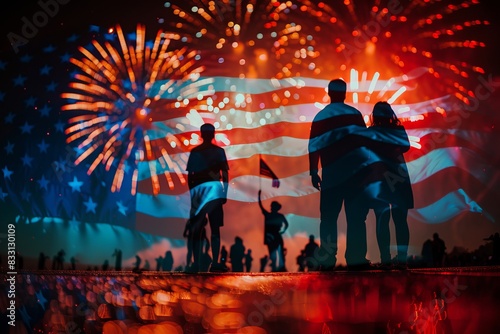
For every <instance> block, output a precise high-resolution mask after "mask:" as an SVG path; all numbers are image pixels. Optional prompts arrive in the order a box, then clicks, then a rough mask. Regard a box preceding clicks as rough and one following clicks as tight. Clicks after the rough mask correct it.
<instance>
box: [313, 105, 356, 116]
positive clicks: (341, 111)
mask: <svg viewBox="0 0 500 334" xmlns="http://www.w3.org/2000/svg"><path fill="white" fill-rule="evenodd" d="M346 114H353V115H361V112H360V111H359V110H358V109H356V108H354V107H353V106H350V105H348V104H345V103H341V102H335V103H330V104H327V105H326V106H325V107H324V108H323V109H322V110H320V112H319V113H317V114H316V117H315V118H317V119H322V118H328V117H331V116H335V115H346Z"/></svg>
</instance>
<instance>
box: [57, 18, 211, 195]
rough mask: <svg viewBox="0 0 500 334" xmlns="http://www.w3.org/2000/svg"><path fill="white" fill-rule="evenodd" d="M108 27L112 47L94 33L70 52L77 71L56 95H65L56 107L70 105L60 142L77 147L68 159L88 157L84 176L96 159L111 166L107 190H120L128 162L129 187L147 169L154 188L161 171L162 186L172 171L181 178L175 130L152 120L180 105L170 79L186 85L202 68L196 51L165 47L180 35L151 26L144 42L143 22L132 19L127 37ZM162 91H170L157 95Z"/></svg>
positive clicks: (96, 163)
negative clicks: (133, 29) (151, 35)
mask: <svg viewBox="0 0 500 334" xmlns="http://www.w3.org/2000/svg"><path fill="white" fill-rule="evenodd" d="M114 33H115V34H116V37H117V39H118V42H119V46H117V47H115V46H114V45H113V44H112V43H110V42H105V43H104V44H102V43H100V42H98V41H96V40H94V41H92V46H91V47H88V48H84V47H80V48H79V51H80V52H81V54H82V57H81V58H79V59H78V58H72V59H71V62H72V63H73V64H74V65H76V67H77V68H78V70H79V71H78V73H77V74H76V75H75V76H74V80H73V82H72V83H70V85H69V88H70V91H69V92H66V93H64V94H62V97H63V98H66V99H68V101H69V102H68V103H67V104H66V105H65V106H63V108H62V110H63V111H64V112H71V116H70V118H69V121H68V124H69V125H68V127H67V129H66V135H67V142H68V143H72V144H76V145H77V147H78V152H79V154H78V158H77V159H76V161H75V164H76V165H78V164H80V163H82V162H83V161H90V167H89V169H88V172H87V173H88V174H89V175H90V174H91V173H92V172H93V171H94V170H95V169H96V168H97V166H99V165H104V166H105V169H106V170H107V171H109V170H114V172H115V173H114V179H113V185H112V189H111V190H112V191H119V190H120V187H121V184H122V182H123V178H124V176H125V173H126V171H127V170H128V169H130V167H131V166H133V172H132V194H135V193H136V189H137V182H138V179H143V178H145V177H144V176H145V175H143V174H149V176H150V178H151V180H152V188H153V193H155V194H158V193H159V189H160V181H159V175H161V174H163V175H164V176H165V178H166V180H167V182H168V185H169V187H173V184H174V183H173V179H172V174H173V175H175V174H176V175H177V176H178V178H179V180H180V182H181V183H183V184H184V183H185V179H184V176H183V174H182V172H181V170H180V168H179V166H178V164H177V163H176V162H175V161H174V160H173V159H172V157H171V154H170V153H171V152H175V149H176V147H177V146H178V145H179V144H180V141H179V139H178V138H177V137H176V136H175V133H176V129H175V127H174V128H169V127H167V126H162V128H161V129H158V126H157V124H161V122H158V121H161V120H164V119H168V118H171V116H172V115H170V114H171V113H175V112H176V111H175V109H176V107H177V106H178V105H179V104H182V97H181V96H182V92H181V91H179V88H178V86H177V85H180V86H183V85H185V86H186V85H187V86H189V84H190V83H192V82H194V81H196V80H197V78H198V77H199V74H200V73H201V72H202V71H203V67H202V66H200V65H198V64H199V62H198V60H199V56H198V54H197V53H196V52H194V51H189V50H188V49H187V48H174V47H172V45H173V43H174V42H175V41H177V40H179V38H180V37H179V35H177V34H167V33H163V32H161V31H159V32H158V33H157V35H156V38H155V40H154V41H153V42H151V43H150V42H147V41H146V32H145V28H144V27H143V26H140V25H138V27H137V33H136V35H135V43H129V42H128V41H127V38H126V37H125V35H124V33H123V31H122V29H121V28H120V26H117V27H116V29H115V30H114ZM132 44H133V45H132ZM158 83H160V84H158ZM166 94H169V95H170V96H172V98H171V99H165V98H161V97H162V96H165V95H166ZM174 116H175V115H174Z"/></svg>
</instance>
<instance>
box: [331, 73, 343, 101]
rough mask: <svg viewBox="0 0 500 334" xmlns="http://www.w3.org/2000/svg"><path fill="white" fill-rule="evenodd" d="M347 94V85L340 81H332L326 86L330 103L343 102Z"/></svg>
mask: <svg viewBox="0 0 500 334" xmlns="http://www.w3.org/2000/svg"><path fill="white" fill-rule="evenodd" d="M346 92H347V84H346V83H345V81H344V80H342V79H333V80H332V81H330V83H329V84H328V96H329V97H330V102H332V103H334V102H344V100H345V96H346Z"/></svg>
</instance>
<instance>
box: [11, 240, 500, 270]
mask: <svg viewBox="0 0 500 334" xmlns="http://www.w3.org/2000/svg"><path fill="white" fill-rule="evenodd" d="M481 243H482V244H480V245H479V247H478V248H477V249H474V250H472V251H469V250H467V249H465V248H463V247H460V246H455V247H453V249H451V250H448V249H447V246H446V242H445V241H444V240H443V239H442V238H441V236H440V235H439V234H438V233H437V232H436V233H433V234H432V237H431V238H429V239H427V240H425V242H424V243H423V244H422V248H421V252H420V254H418V255H410V256H408V258H407V263H408V267H410V268H422V267H427V268H440V267H445V266H450V267H462V266H489V265H500V234H499V233H498V232H496V233H494V234H491V235H490V236H488V237H485V238H483V239H482V240H481ZM203 246H204V248H203V253H202V260H201V263H200V267H199V268H200V269H203V270H205V271H209V269H210V266H211V264H212V261H213V259H212V257H211V254H210V242H209V240H208V238H205V240H204V243H203ZM229 249H230V251H229V252H228V251H227V249H226V246H225V245H222V247H221V251H220V265H222V266H224V267H225V271H231V272H252V271H258V272H269V271H271V272H272V271H276V269H277V266H276V264H273V260H272V259H271V258H270V256H269V253H266V254H264V255H263V256H262V257H261V258H259V259H258V260H259V261H258V263H259V266H258V267H257V268H253V266H252V265H253V260H254V258H253V253H252V250H251V249H247V248H246V247H245V245H244V241H243V239H242V238H241V237H239V236H236V237H235V238H234V243H233V244H232V245H231V246H230V248H229ZM188 250H189V248H188ZM319 252H320V245H319V243H318V242H317V241H316V238H315V236H314V235H313V234H311V235H310V236H309V240H308V242H307V243H306V244H305V245H304V248H303V249H301V250H300V251H299V254H298V255H296V257H295V259H296V265H297V266H296V269H295V270H296V271H298V272H311V271H317V270H318V268H319V265H320V262H319V261H318V259H319V256H321V254H320V253H319ZM286 253H287V249H286V247H284V248H283V251H282V255H280V256H282V257H283V261H284V262H283V265H282V266H283V267H282V269H281V271H287V268H286V266H285V264H284V263H285V261H286ZM65 255H66V252H65V251H64V250H63V249H61V250H59V251H58V252H57V253H56V255H54V257H53V258H52V263H51V266H50V267H48V266H47V261H49V260H50V256H48V255H46V254H45V253H44V252H40V253H39V256H38V262H37V264H36V268H37V269H38V270H48V269H51V268H52V269H53V270H76V269H78V264H79V260H78V258H77V257H76V256H71V257H70V259H69V261H68V262H66V263H65ZM112 256H114V257H115V266H114V267H112V266H110V263H109V260H107V259H105V260H104V261H103V263H102V265H101V266H100V267H99V266H93V267H92V266H87V268H86V270H103V271H107V270H115V271H120V270H122V269H123V266H122V251H121V250H120V249H115V251H114V253H113V254H112ZM17 258H18V259H19V258H20V256H19V255H18V256H17ZM192 258H193V256H192V253H191V254H189V252H188V253H187V257H186V264H179V265H177V266H174V256H173V253H172V251H171V250H167V251H165V253H164V255H163V256H158V257H157V258H156V259H155V261H156V267H155V270H156V271H164V272H171V271H188V269H189V265H190V263H192V262H190V261H192ZM392 261H394V262H395V263H397V262H398V261H400V259H398V258H397V257H395V258H393V259H392ZM18 263H19V262H18ZM21 265H22V266H24V264H23V262H22V261H21ZM80 266H82V265H80ZM18 269H23V267H21V266H18ZM131 269H132V270H133V271H136V272H142V271H145V270H151V269H152V268H150V264H149V260H148V259H145V260H143V259H142V258H141V256H140V255H139V254H136V255H135V261H134V263H133V265H132V268H131ZM128 270H130V269H128ZM295 270H294V269H292V271H295Z"/></svg>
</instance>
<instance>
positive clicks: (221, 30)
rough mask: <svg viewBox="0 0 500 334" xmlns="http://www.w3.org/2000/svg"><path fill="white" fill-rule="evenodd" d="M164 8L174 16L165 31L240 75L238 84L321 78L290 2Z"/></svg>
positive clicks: (252, 0)
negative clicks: (247, 80)
mask: <svg viewBox="0 0 500 334" xmlns="http://www.w3.org/2000/svg"><path fill="white" fill-rule="evenodd" d="M165 7H167V8H166V9H167V14H168V16H169V17H171V16H172V15H173V19H171V20H169V21H168V22H167V24H168V25H169V29H171V30H172V31H175V32H177V33H179V34H182V35H183V36H184V40H185V41H187V42H190V43H192V44H193V45H196V47H198V48H200V49H202V50H205V51H206V52H208V53H209V54H211V56H212V60H213V67H217V68H219V67H222V66H225V67H228V68H230V69H231V70H232V71H233V72H232V74H233V75H234V71H238V72H237V73H238V75H239V77H240V78H257V77H259V78H267V77H270V76H271V77H274V78H277V79H281V78H287V77H293V76H301V75H317V74H319V73H320V72H321V69H320V68H317V67H316V64H315V62H314V59H315V58H317V57H318V56H319V53H318V52H317V51H316V48H315V41H314V39H313V38H312V35H306V34H304V32H303V27H302V25H300V24H296V23H294V20H296V19H298V17H297V14H299V12H297V11H296V6H295V5H294V4H293V3H292V2H291V1H287V2H281V1H277V0H270V1H269V0H246V1H242V0H238V1H231V0H221V1H213V0H195V1H190V2H187V1H169V2H167V3H166V4H165ZM207 69H210V67H209V66H207Z"/></svg>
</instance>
